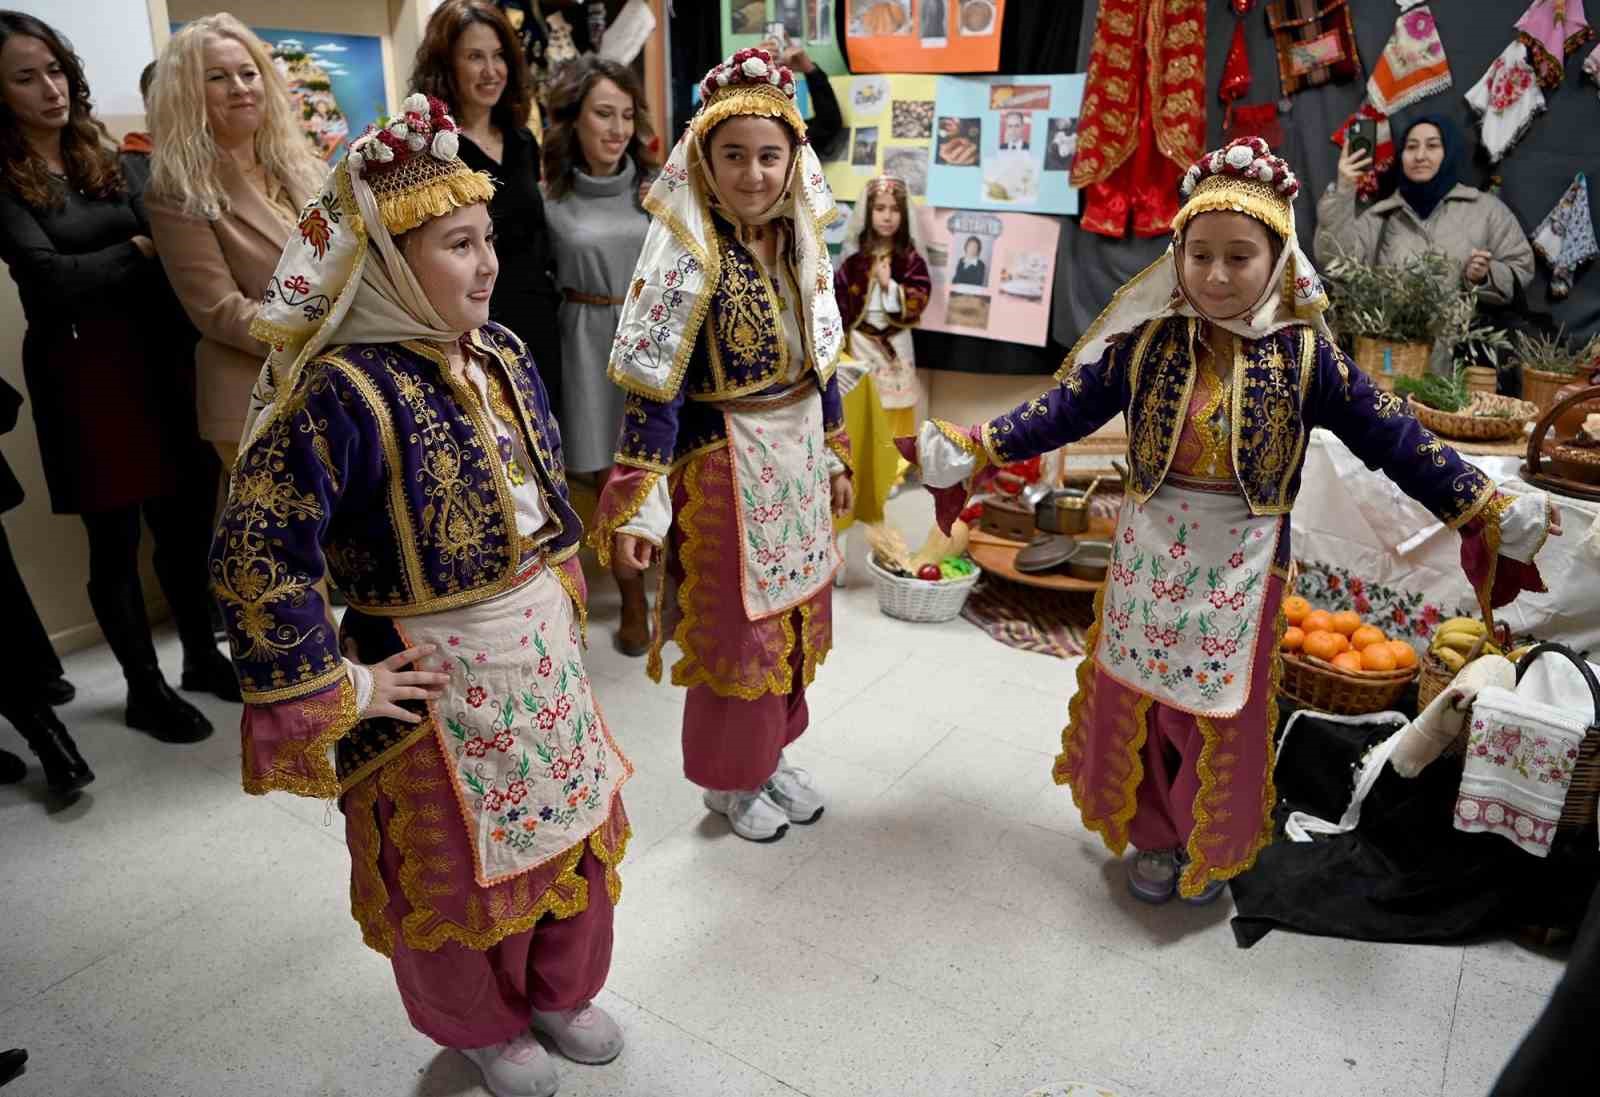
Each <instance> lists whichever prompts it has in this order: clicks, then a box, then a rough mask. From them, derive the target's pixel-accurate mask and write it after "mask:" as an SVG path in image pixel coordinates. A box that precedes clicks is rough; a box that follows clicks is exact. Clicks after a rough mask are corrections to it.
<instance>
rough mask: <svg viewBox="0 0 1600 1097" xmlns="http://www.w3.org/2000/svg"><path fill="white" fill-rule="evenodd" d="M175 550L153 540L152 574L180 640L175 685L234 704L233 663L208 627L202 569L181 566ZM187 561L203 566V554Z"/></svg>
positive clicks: (236, 695) (208, 600) (208, 605)
mask: <svg viewBox="0 0 1600 1097" xmlns="http://www.w3.org/2000/svg"><path fill="white" fill-rule="evenodd" d="M184 563H185V561H184V560H183V558H182V557H180V556H179V555H178V554H176V553H173V552H169V551H168V546H166V545H163V544H162V543H161V541H160V540H159V539H158V540H157V542H156V556H155V566H156V576H157V578H159V579H160V580H161V591H162V593H163V594H165V595H166V596H167V604H168V605H169V606H171V607H172V617H173V621H174V622H175V623H176V624H177V626H178V639H179V640H180V641H181V642H182V643H183V675H182V677H180V678H179V679H178V686H179V688H181V689H184V690H188V691H189V692H191V693H210V694H214V695H216V696H217V697H220V698H222V699H223V700H224V701H232V702H234V703H235V704H237V703H238V702H239V700H240V696H239V679H238V678H236V677H235V676H234V673H233V663H231V662H230V661H229V660H228V657H227V656H225V655H223V654H222V653H221V652H220V651H218V650H217V635H216V632H215V631H214V630H213V628H212V620H211V613H212V610H213V608H214V607H215V605H216V602H215V600H214V599H213V598H212V597H211V592H210V591H209V590H207V589H206V585H205V572H204V571H203V570H202V571H200V572H198V573H196V572H195V571H194V567H190V566H183V567H180V566H179V565H180V564H184ZM187 563H189V564H193V565H194V566H197V567H200V568H204V566H205V558H204V557H201V558H200V559H199V561H198V562H194V561H189V562H187Z"/></svg>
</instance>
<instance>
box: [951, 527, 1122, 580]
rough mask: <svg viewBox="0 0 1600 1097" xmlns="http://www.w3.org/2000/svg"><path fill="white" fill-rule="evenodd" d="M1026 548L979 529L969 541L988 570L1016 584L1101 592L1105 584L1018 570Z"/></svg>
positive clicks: (971, 551)
mask: <svg viewBox="0 0 1600 1097" xmlns="http://www.w3.org/2000/svg"><path fill="white" fill-rule="evenodd" d="M1026 547H1027V546H1026V545H1024V544H1023V543H1022V542H1021V541H1008V540H1006V539H1005V538H1003V537H996V536H994V535H993V534H992V533H985V532H984V531H983V530H979V529H975V530H973V531H972V537H971V539H970V540H969V541H968V542H967V554H968V555H969V556H971V557H972V559H973V560H974V561H975V562H976V563H977V565H978V566H979V567H980V568H982V569H983V570H984V571H986V572H988V573H990V574H991V575H998V576H999V577H1000V578H1002V579H1008V580H1010V581H1011V582H1013V583H1021V584H1022V585H1023V586H1027V587H1039V588H1041V589H1044V590H1067V591H1078V592H1082V593H1084V594H1092V593H1094V592H1095V591H1097V590H1099V589H1100V587H1101V585H1102V584H1101V583H1099V582H1090V581H1088V580H1086V579H1074V578H1073V577H1072V576H1070V575H1029V574H1027V573H1026V572H1021V571H1018V570H1017V553H1018V552H1020V551H1022V550H1023V549H1024V548H1026Z"/></svg>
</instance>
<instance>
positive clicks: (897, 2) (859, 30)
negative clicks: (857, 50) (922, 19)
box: [848, 0, 914, 38]
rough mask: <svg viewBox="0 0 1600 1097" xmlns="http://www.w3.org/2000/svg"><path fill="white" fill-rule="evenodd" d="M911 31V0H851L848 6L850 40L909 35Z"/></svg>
mask: <svg viewBox="0 0 1600 1097" xmlns="http://www.w3.org/2000/svg"><path fill="white" fill-rule="evenodd" d="M913 29H914V28H913V25H912V22H911V0H853V2H852V3H851V5H850V26H849V27H848V33H849V35H850V37H852V38H880V37H885V36H887V35H902V34H903V35H909V34H910V33H911V32H912V30H913Z"/></svg>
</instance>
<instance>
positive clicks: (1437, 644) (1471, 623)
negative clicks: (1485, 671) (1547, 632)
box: [1428, 617, 1532, 671]
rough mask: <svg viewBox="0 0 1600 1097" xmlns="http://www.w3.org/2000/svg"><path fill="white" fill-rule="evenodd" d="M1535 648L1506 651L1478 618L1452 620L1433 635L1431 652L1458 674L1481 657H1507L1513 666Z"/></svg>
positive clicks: (1429, 650)
mask: <svg viewBox="0 0 1600 1097" xmlns="http://www.w3.org/2000/svg"><path fill="white" fill-rule="evenodd" d="M1530 647H1532V645H1531V644H1530V645H1526V646H1524V647H1519V648H1514V649H1513V650H1511V651H1509V652H1508V651H1506V650H1505V649H1504V648H1502V647H1501V646H1500V645H1499V644H1497V643H1495V642H1494V639H1493V637H1491V636H1490V635H1489V629H1488V626H1486V625H1485V624H1484V623H1483V622H1482V621H1480V620H1478V619H1477V618H1476V617H1452V618H1450V620H1448V621H1445V622H1444V623H1443V624H1441V625H1440V626H1439V629H1438V631H1437V632H1435V633H1434V634H1433V643H1431V644H1429V645H1428V653H1429V654H1430V655H1432V656H1433V657H1434V658H1436V659H1438V660H1439V661H1440V662H1441V663H1443V664H1444V665H1445V666H1447V667H1449V668H1450V669H1451V670H1452V671H1458V670H1460V669H1461V668H1462V667H1464V666H1466V665H1467V663H1468V662H1469V660H1470V659H1476V658H1478V657H1479V656H1480V655H1504V656H1505V657H1506V658H1507V659H1509V660H1511V662H1512V663H1516V662H1517V661H1518V660H1520V659H1521V658H1522V656H1523V655H1525V654H1526V653H1527V652H1528V650H1529V648H1530Z"/></svg>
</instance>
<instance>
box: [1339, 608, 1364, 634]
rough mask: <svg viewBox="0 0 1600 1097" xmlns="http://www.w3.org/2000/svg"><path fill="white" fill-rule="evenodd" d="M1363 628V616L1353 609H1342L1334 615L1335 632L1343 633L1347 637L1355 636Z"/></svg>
mask: <svg viewBox="0 0 1600 1097" xmlns="http://www.w3.org/2000/svg"><path fill="white" fill-rule="evenodd" d="M1360 627H1361V614H1359V613H1357V612H1356V611H1355V610H1353V609H1342V610H1340V611H1339V612H1338V613H1335V614H1334V615H1333V631H1334V632H1342V633H1344V634H1345V635H1346V636H1349V635H1351V634H1353V633H1354V632H1355V631H1356V629H1358V628H1360Z"/></svg>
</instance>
